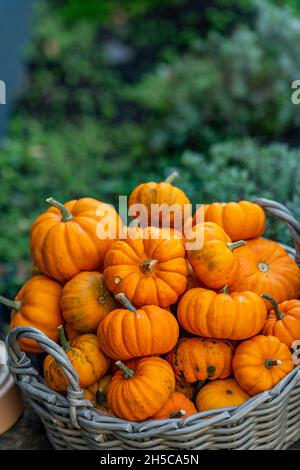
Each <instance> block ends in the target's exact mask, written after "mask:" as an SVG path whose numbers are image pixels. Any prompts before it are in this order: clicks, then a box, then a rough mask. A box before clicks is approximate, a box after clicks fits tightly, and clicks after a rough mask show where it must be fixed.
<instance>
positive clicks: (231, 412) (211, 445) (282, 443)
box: [7, 199, 300, 450]
mask: <svg viewBox="0 0 300 470" xmlns="http://www.w3.org/2000/svg"><path fill="white" fill-rule="evenodd" d="M255 202H257V203H258V204H260V205H261V206H262V207H264V208H265V209H266V210H268V211H269V212H271V213H272V214H273V215H275V216H277V217H279V218H280V219H281V220H283V221H284V222H285V223H286V225H287V226H288V228H289V229H290V231H291V233H292V236H293V239H294V243H295V249H292V248H289V247H285V248H286V249H287V250H288V251H289V253H290V254H291V255H293V256H294V257H295V260H296V262H297V263H298V265H299V264H300V224H299V223H298V222H297V221H296V220H295V219H294V217H293V215H292V214H291V212H290V211H289V210H288V209H287V208H286V207H285V206H283V205H281V204H279V203H276V202H273V201H269V200H266V199H259V200H257V201H255ZM21 338H30V339H34V340H36V341H37V343H39V345H40V346H41V347H42V349H43V350H44V351H45V352H46V353H48V354H51V355H52V356H53V357H55V359H56V360H57V361H58V362H59V364H60V366H61V367H62V368H63V370H64V373H65V374H66V377H67V378H68V381H69V387H68V392H67V396H66V397H63V396H62V395H60V394H59V393H57V392H55V391H54V390H51V389H50V388H49V387H47V386H46V385H45V384H44V382H43V378H42V377H41V376H40V375H39V373H38V372H37V370H36V369H35V368H34V367H33V366H32V363H31V361H30V359H29V358H28V357H27V355H26V354H25V353H24V352H22V351H20V348H19V346H18V341H19V340H20V339H21ZM7 350H8V365H9V368H10V371H11V373H12V374H13V376H14V378H15V381H16V383H17V384H18V385H19V387H20V388H21V389H22V391H23V394H24V396H25V399H26V401H27V402H28V403H29V405H31V407H32V408H33V409H34V410H35V412H36V413H37V414H38V415H39V417H40V419H41V420H42V422H43V424H44V426H45V428H46V431H47V434H48V437H49V439H50V441H51V443H52V445H53V447H54V448H55V449H79V450H84V449H85V450H86V449H98V450H99V449H106V450H112V449H129V450H132V449H146V450H150V449H199V450H200V449H212V450H217V449H240V450H241V449H286V448H287V447H289V446H290V445H291V444H292V443H293V442H295V441H296V440H298V439H299V438H300V426H299V422H300V366H298V367H296V368H295V369H294V370H293V371H292V372H290V373H289V374H288V375H287V376H286V377H285V378H284V379H283V380H282V381H281V382H280V383H279V384H278V385H277V386H276V387H274V388H273V389H272V390H269V391H267V392H264V393H261V394H259V395H256V396H254V397H252V398H251V399H250V400H249V401H247V402H246V403H245V404H243V405H241V406H239V407H237V408H223V409H217V410H213V411H206V412H202V413H197V414H195V415H192V416H189V417H188V418H186V419H174V418H173V419H165V420H152V421H150V420H149V421H145V422H141V423H135V422H131V421H125V420H122V419H119V418H115V417H112V416H104V415H102V414H101V413H100V412H98V411H96V409H95V408H94V407H93V406H92V404H91V402H90V401H88V400H85V399H84V398H83V392H82V390H81V388H80V386H79V381H78V376H77V373H76V371H75V370H74V368H73V367H72V365H71V364H70V361H69V359H68V356H67V355H66V353H65V352H64V351H63V349H62V348H61V347H60V346H58V345H57V344H56V343H54V342H53V341H51V340H49V338H48V337H47V336H46V335H45V334H43V333H41V332H40V331H39V330H37V329H35V328H30V327H18V328H14V329H13V330H12V331H11V332H10V333H9V335H8V336H7Z"/></svg>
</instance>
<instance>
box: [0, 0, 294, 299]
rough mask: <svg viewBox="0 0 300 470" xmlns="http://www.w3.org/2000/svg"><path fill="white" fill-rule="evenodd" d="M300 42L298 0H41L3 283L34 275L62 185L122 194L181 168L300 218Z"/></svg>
mask: <svg viewBox="0 0 300 470" xmlns="http://www.w3.org/2000/svg"><path fill="white" fill-rule="evenodd" d="M299 43H300V8H299V3H298V2H297V1H296V0H294V1H293V0H289V1H287V2H285V6H283V5H282V2H279V1H276V0H273V1H271V0H259V1H258V0H213V1H212V0H210V1H208V0H207V1H205V0H204V1H197V0H122V1H121V0H102V1H101V2H99V1H98V0H85V1H84V2H82V1H80V0H64V1H63V0H52V1H51V2H50V1H48V2H46V1H44V2H38V8H37V11H36V18H35V22H34V28H33V32H32V37H31V40H30V44H29V45H28V47H27V50H26V62H27V70H28V71H27V82H26V86H25V87H24V88H23V89H22V90H21V92H20V96H19V97H18V100H17V101H16V104H15V110H14V113H13V115H12V118H11V123H10V129H9V132H8V135H7V136H6V137H5V139H4V140H3V143H2V147H1V149H0V178H1V190H0V224H1V227H2V231H1V236H0V292H1V293H3V294H5V295H7V296H14V294H15V292H16V289H17V288H18V287H19V286H20V285H21V283H22V282H23V281H24V280H25V278H26V277H28V275H29V273H30V266H31V262H30V259H29V243H28V234H29V228H30V224H31V222H32V221H33V219H34V218H35V217H36V216H37V215H38V214H39V213H40V212H41V211H43V210H44V209H46V204H45V198H46V197H47V196H49V195H52V196H54V197H56V198H58V199H61V200H63V201H66V200H68V199H71V198H75V197H81V196H85V195H90V196H91V197H96V198H99V199H102V200H104V201H109V202H113V203H115V204H116V203H117V201H118V195H119V194H120V195H123V194H125V195H129V193H130V191H131V190H132V188H133V187H134V186H135V185H137V184H138V183H140V182H142V181H147V180H148V181H149V180H160V179H162V178H163V177H164V176H165V175H166V174H167V173H168V172H170V171H171V170H172V169H174V168H176V169H178V170H179V171H180V173H181V177H180V179H179V180H178V183H177V184H178V185H179V186H180V187H182V188H183V189H184V190H185V191H186V192H187V194H188V195H189V197H190V198H191V200H192V202H193V203H202V202H210V201H213V200H235V199H242V198H252V197H255V196H265V197H270V198H274V199H276V200H278V201H280V202H282V203H285V204H287V205H288V206H289V207H290V208H291V209H292V210H293V211H294V212H295V214H296V216H298V218H299V219H300V204H299V202H300V200H299V199H300V184H299V183H300V171H299V160H300V148H298V147H297V145H299V124H300V113H299V109H298V107H297V106H295V105H293V104H292V103H291V91H292V90H291V83H292V81H293V80H295V79H297V78H299V75H298V74H299V70H300V50H299ZM269 235H271V236H272V237H273V238H276V239H280V240H282V241H283V242H287V241H288V240H289V237H288V234H287V233H286V232H285V230H284V229H283V227H282V226H281V225H280V224H277V223H274V222H272V221H271V223H270V224H269Z"/></svg>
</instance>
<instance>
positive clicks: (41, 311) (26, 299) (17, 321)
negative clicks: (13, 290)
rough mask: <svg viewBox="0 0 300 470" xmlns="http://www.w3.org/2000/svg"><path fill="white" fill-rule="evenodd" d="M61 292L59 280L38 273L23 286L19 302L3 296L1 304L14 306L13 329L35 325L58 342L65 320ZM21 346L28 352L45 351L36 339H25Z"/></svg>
mask: <svg viewBox="0 0 300 470" xmlns="http://www.w3.org/2000/svg"><path fill="white" fill-rule="evenodd" d="M60 294H61V285H60V284H59V283H58V282H56V281H54V280H53V279H49V278H48V277H47V276H44V275H36V276H34V277H33V278H31V279H29V281H27V282H26V283H25V284H24V285H23V287H22V288H21V290H20V291H19V293H18V294H17V296H16V298H15V301H11V300H8V299H6V298H4V297H2V296H0V303H2V304H4V305H7V306H8V307H11V308H12V309H13V310H12V313H11V321H10V329H13V328H15V327H16V326H32V327H34V328H37V329H38V330H40V331H42V332H43V333H45V334H46V335H47V336H48V338H50V339H52V341H55V342H57V341H58V332H57V327H58V326H59V325H60V324H61V323H62V322H63V319H62V316H61V312H60V306H59V299H60ZM20 345H21V349H22V350H23V351H26V352H32V353H42V352H44V350H43V349H41V348H40V347H39V346H38V344H37V343H36V342H35V341H34V340H32V339H27V338H22V339H21V340H20Z"/></svg>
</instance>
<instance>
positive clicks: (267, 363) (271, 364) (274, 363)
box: [265, 359, 282, 369]
mask: <svg viewBox="0 0 300 470" xmlns="http://www.w3.org/2000/svg"><path fill="white" fill-rule="evenodd" d="M281 364H282V361H280V360H276V359H267V360H266V361H265V367H266V368H267V369H271V368H272V367H274V366H280V365H281Z"/></svg>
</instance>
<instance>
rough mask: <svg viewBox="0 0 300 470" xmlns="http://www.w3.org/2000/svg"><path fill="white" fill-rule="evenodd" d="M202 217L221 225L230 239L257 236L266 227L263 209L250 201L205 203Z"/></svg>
mask: <svg viewBox="0 0 300 470" xmlns="http://www.w3.org/2000/svg"><path fill="white" fill-rule="evenodd" d="M204 219H205V221H206V222H215V223H216V224H218V225H219V226H220V227H222V228H223V229H224V230H225V232H226V233H227V234H228V235H229V237H230V238H231V240H232V241H237V240H249V239H250V238H258V237H260V236H261V235H262V234H263V232H264V231H265V227H266V215H265V212H264V210H263V209H262V207H260V206H259V205H258V204H255V203H253V202H250V201H239V202H227V203H220V202H214V203H213V204H207V205H205V208H204Z"/></svg>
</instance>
